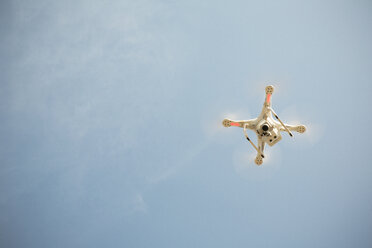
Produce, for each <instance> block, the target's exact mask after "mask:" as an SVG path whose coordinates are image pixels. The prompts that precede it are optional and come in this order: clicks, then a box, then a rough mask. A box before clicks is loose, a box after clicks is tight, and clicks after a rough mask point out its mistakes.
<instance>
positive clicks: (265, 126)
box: [261, 124, 269, 132]
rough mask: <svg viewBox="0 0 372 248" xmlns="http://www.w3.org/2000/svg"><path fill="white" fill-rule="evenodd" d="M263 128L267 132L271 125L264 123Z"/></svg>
mask: <svg viewBox="0 0 372 248" xmlns="http://www.w3.org/2000/svg"><path fill="white" fill-rule="evenodd" d="M261 128H262V130H263V131H264V132H266V131H267V130H269V126H268V125H267V124H263V125H262V127H261Z"/></svg>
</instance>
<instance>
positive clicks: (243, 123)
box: [222, 119, 256, 130]
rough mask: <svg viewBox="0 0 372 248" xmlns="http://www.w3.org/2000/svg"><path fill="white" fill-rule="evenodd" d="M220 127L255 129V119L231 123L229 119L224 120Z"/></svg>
mask: <svg viewBox="0 0 372 248" xmlns="http://www.w3.org/2000/svg"><path fill="white" fill-rule="evenodd" d="M222 125H223V126H224V127H231V126H235V127H242V128H244V127H245V128H248V129H252V130H253V129H255V126H256V119H250V120H242V121H233V120H230V119H224V120H223V121H222Z"/></svg>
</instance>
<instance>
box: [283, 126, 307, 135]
mask: <svg viewBox="0 0 372 248" xmlns="http://www.w3.org/2000/svg"><path fill="white" fill-rule="evenodd" d="M285 127H286V128H287V129H288V130H290V131H295V132H298V133H304V132H305V131H306V127H305V126H304V125H288V124H285ZM280 131H285V129H284V128H283V127H280Z"/></svg>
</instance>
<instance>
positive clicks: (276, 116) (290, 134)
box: [270, 108, 293, 137]
mask: <svg viewBox="0 0 372 248" xmlns="http://www.w3.org/2000/svg"><path fill="white" fill-rule="evenodd" d="M270 111H271V112H272V113H273V114H274V116H275V118H276V119H277V120H278V121H279V122H280V124H281V125H282V127H283V128H284V130H285V131H286V132H287V133H288V134H289V136H291V137H293V134H292V133H291V131H289V129H288V128H287V126H286V125H284V123H283V122H282V121H281V120H280V118H279V116H278V115H277V114H276V113H275V111H274V110H273V109H272V108H270Z"/></svg>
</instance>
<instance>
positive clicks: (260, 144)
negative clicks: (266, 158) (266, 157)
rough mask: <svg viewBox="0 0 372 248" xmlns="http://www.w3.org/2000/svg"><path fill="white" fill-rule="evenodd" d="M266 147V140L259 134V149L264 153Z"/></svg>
mask: <svg viewBox="0 0 372 248" xmlns="http://www.w3.org/2000/svg"><path fill="white" fill-rule="evenodd" d="M264 149H265V141H263V140H262V139H261V137H259V136H258V150H260V152H261V154H264Z"/></svg>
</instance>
